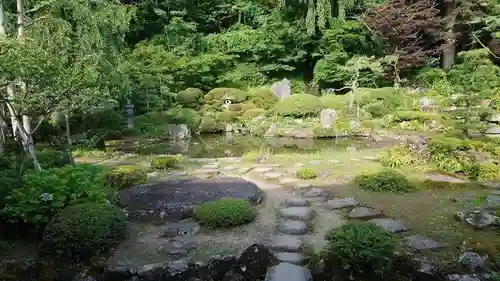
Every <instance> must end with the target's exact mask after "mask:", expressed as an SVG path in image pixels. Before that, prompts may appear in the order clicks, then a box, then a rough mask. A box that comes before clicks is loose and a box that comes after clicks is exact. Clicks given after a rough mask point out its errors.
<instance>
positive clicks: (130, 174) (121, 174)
mask: <svg viewBox="0 0 500 281" xmlns="http://www.w3.org/2000/svg"><path fill="white" fill-rule="evenodd" d="M147 177H148V175H147V174H146V172H145V171H144V170H143V169H142V168H141V167H139V166H120V167H117V168H114V169H112V170H111V171H109V172H108V173H107V174H106V182H107V184H108V186H111V187H113V188H116V189H124V188H129V187H133V186H136V185H139V184H143V183H146V179H147Z"/></svg>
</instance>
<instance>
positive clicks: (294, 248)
mask: <svg viewBox="0 0 500 281" xmlns="http://www.w3.org/2000/svg"><path fill="white" fill-rule="evenodd" d="M303 245H304V242H303V241H302V239H301V238H299V237H298V236H292V235H286V234H277V235H274V236H273V237H272V239H271V243H270V244H269V248H270V249H271V250H275V251H281V252H299V251H300V249H301V248H302V246H303Z"/></svg>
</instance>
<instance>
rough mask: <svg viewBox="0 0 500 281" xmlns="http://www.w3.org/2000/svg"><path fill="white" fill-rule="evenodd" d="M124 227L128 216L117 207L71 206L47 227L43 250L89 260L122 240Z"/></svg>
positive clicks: (65, 256) (43, 253)
mask: <svg viewBox="0 0 500 281" xmlns="http://www.w3.org/2000/svg"><path fill="white" fill-rule="evenodd" d="M125 228H126V223H125V215H124V213H123V211H121V210H120V209H118V208H117V207H115V206H112V205H104V204H95V203H84V204H78V205H73V206H69V207H67V208H65V209H63V210H62V211H61V212H60V213H59V214H57V215H56V216H55V217H54V218H53V219H52V220H51V221H50V223H49V224H48V225H47V227H46V228H45V231H44V232H43V238H42V242H41V244H40V252H41V253H42V255H48V256H55V257H57V258H60V259H64V260H67V259H69V260H76V261H83V260H88V259H89V258H91V257H93V256H97V255H99V254H100V253H102V252H103V251H105V250H106V249H108V248H110V247H111V246H113V245H115V244H117V243H118V242H120V240H121V239H122V238H123V237H124V235H125Z"/></svg>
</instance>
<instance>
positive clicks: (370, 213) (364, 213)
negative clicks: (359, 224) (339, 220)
mask: <svg viewBox="0 0 500 281" xmlns="http://www.w3.org/2000/svg"><path fill="white" fill-rule="evenodd" d="M382 215H383V213H382V212H381V211H380V210H377V209H373V208H369V207H356V208H354V209H352V211H351V213H350V214H349V216H348V217H349V218H350V219H373V218H377V217H380V216H382Z"/></svg>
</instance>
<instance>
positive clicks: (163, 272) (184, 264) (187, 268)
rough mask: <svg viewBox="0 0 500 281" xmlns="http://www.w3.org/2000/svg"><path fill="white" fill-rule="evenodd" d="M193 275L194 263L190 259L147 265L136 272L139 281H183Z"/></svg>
mask: <svg viewBox="0 0 500 281" xmlns="http://www.w3.org/2000/svg"><path fill="white" fill-rule="evenodd" d="M195 275H196V268H195V263H194V262H193V261H192V260H191V259H182V260H177V261H172V262H163V263H154V264H147V265H144V266H142V267H140V268H139V269H138V270H137V277H139V280H140V281H158V280H168V281H184V280H188V279H189V278H192V277H194V276H195Z"/></svg>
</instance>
